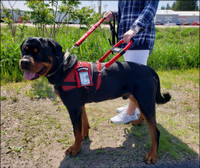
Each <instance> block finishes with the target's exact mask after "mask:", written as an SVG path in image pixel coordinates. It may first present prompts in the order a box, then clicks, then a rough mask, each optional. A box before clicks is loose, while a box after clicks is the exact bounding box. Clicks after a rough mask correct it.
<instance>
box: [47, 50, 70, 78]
mask: <svg viewBox="0 0 200 168" xmlns="http://www.w3.org/2000/svg"><path fill="white" fill-rule="evenodd" d="M68 56H69V53H68V52H66V53H65V55H64V58H63V61H62V62H61V64H60V65H59V67H58V68H57V69H56V70H55V71H54V72H52V73H50V74H47V75H46V77H48V78H50V77H51V76H53V75H54V74H55V73H56V72H58V70H60V68H61V67H62V65H63V64H64V62H65V61H66V60H67V57H68Z"/></svg>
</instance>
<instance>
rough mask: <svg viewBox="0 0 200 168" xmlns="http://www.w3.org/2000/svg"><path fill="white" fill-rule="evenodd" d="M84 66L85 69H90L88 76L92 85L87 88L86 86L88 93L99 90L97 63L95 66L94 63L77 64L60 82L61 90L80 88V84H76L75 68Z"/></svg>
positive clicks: (99, 77) (99, 71)
mask: <svg viewBox="0 0 200 168" xmlns="http://www.w3.org/2000/svg"><path fill="white" fill-rule="evenodd" d="M80 65H81V66H83V67H84V66H86V67H91V69H90V71H91V72H90V73H89V74H90V75H91V78H92V81H91V82H92V84H91V85H90V86H89V85H88V86H87V87H86V88H87V90H88V91H89V92H90V93H94V94H95V92H96V91H97V90H98V89H99V87H100V86H101V63H100V62H97V63H96V65H95V64H94V63H88V62H78V63H77V64H76V65H75V67H74V68H73V69H72V70H71V71H70V72H69V74H68V75H67V76H66V77H65V79H64V80H63V82H62V88H63V90H65V91H69V90H72V89H75V88H80V86H79V85H80V84H78V82H80V81H79V80H78V79H77V75H76V73H77V71H76V68H82V67H81V66H80Z"/></svg>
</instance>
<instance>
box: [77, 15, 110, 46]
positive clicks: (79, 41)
mask: <svg viewBox="0 0 200 168" xmlns="http://www.w3.org/2000/svg"><path fill="white" fill-rule="evenodd" d="M105 19H106V18H101V19H100V20H99V21H98V22H97V23H96V24H95V25H94V26H92V27H91V28H90V30H88V31H87V32H86V33H85V34H84V35H83V36H82V37H81V38H80V39H79V40H78V41H77V42H76V43H75V44H74V46H76V47H78V46H79V45H80V44H81V43H82V42H83V41H84V40H85V39H86V38H87V37H88V36H89V35H90V34H91V33H92V32H93V31H94V30H95V29H96V28H97V27H99V25H100V24H101V23H103V21H104V20H105Z"/></svg>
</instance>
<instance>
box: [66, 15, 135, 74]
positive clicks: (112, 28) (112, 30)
mask: <svg viewBox="0 0 200 168" xmlns="http://www.w3.org/2000/svg"><path fill="white" fill-rule="evenodd" d="M112 15H113V18H114V19H113V25H112V23H111V21H110V22H109V24H110V33H111V35H110V37H111V36H112V42H111V39H110V37H109V39H108V40H109V42H110V45H111V46H112V48H111V49H110V50H109V51H108V52H107V53H106V54H105V55H104V56H103V57H101V58H100V59H99V60H98V61H97V63H101V62H102V61H103V60H104V59H105V58H106V57H107V56H108V55H109V54H110V53H111V52H112V53H114V52H117V53H118V54H117V55H116V56H114V57H113V58H112V59H111V60H110V61H109V62H107V63H106V64H105V66H104V67H103V69H102V70H101V71H100V72H102V71H103V70H105V69H107V68H108V67H110V66H111V65H112V64H113V63H114V62H115V61H116V60H117V59H118V58H119V57H120V56H122V55H123V54H124V53H125V52H126V51H127V50H128V49H129V48H130V47H131V45H132V44H134V43H135V42H134V43H133V40H132V39H131V40H130V41H129V43H128V44H127V45H126V46H125V47H124V48H122V49H121V48H118V46H119V45H121V44H122V43H124V41H123V39H122V40H120V41H119V42H118V43H117V44H115V37H117V33H116V31H115V14H114V13H113V12H112ZM105 19H106V18H101V19H100V20H99V21H98V22H97V23H96V24H95V25H93V26H92V28H90V29H89V30H88V31H87V32H86V33H85V34H84V35H83V36H82V37H81V38H80V39H79V40H78V41H77V42H76V43H75V44H74V45H73V47H72V48H71V49H69V50H67V51H66V53H65V58H66V57H68V56H69V54H70V52H71V51H72V50H73V49H74V48H76V47H78V46H79V45H80V44H82V43H83V41H84V40H85V39H86V38H87V37H88V36H89V35H90V34H91V33H92V32H93V31H94V30H96V28H97V27H99V26H100V25H101V23H103V21H104V20H105Z"/></svg>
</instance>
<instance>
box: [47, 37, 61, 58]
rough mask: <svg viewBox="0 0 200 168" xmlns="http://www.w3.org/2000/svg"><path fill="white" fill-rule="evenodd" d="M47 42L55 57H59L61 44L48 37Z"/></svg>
mask: <svg viewBox="0 0 200 168" xmlns="http://www.w3.org/2000/svg"><path fill="white" fill-rule="evenodd" d="M48 44H49V45H50V46H51V47H52V49H53V52H54V53H55V55H56V57H59V56H60V55H61V53H62V47H61V45H60V44H59V43H58V42H56V41H55V40H53V39H48Z"/></svg>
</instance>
